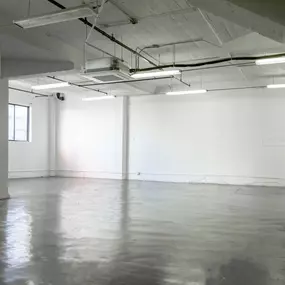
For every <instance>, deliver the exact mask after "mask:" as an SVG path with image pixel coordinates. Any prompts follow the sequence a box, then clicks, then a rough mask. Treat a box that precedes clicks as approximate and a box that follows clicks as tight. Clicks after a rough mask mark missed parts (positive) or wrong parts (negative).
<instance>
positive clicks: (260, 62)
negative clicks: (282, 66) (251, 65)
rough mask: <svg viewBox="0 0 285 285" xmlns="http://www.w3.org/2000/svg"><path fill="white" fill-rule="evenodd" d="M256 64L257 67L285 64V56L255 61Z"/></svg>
mask: <svg viewBox="0 0 285 285" xmlns="http://www.w3.org/2000/svg"><path fill="white" fill-rule="evenodd" d="M255 63H256V65H267V64H277V63H285V56H282V57H275V58H274V57H273V58H265V59H258V60H256V61H255Z"/></svg>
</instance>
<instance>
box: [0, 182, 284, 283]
mask: <svg viewBox="0 0 285 285" xmlns="http://www.w3.org/2000/svg"><path fill="white" fill-rule="evenodd" d="M10 194H11V196H12V199H11V200H9V201H3V202H1V203H0V279H1V280H0V281H1V282H0V284H13V285H14V284H21V285H22V284H27V285H40V284H45V285H49V284H52V285H67V284H68V285H75V284H76V285H85V284H98V285H101V284H106V285H109V284H116V285H117V284H126V285H148V284H150V285H156V284H157V285H160V284H187V285H200V284H201V285H202V284H203V285H204V284H206V285H221V284H222V285H268V284H269V285H271V284H274V285H275V284H284V282H285V278H284V276H285V262H284V260H285V189H283V188H267V187H266V188H265V187H264V188H262V187H240V186H218V185H188V184H172V183H154V182H137V181H133V182H129V183H127V182H122V181H114V180H94V179H93V180H92V179H62V178H52V179H26V180H13V181H10Z"/></svg>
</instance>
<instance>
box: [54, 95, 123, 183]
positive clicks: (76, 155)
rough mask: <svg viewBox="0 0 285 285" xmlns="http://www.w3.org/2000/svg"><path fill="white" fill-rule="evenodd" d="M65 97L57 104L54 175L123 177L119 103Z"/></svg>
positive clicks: (120, 109) (120, 101) (119, 100)
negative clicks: (85, 100) (55, 169)
mask: <svg viewBox="0 0 285 285" xmlns="http://www.w3.org/2000/svg"><path fill="white" fill-rule="evenodd" d="M81 98H82V96H80V95H79V94H77V95H72V94H67V96H66V101H64V102H62V103H60V104H59V106H58V108H59V113H58V116H59V117H58V118H59V119H58V122H59V124H58V126H59V128H58V141H57V145H58V154H57V175H59V176H67V177H91V178H92V177H93V178H114V179H120V178H121V177H122V156H121V153H122V99H121V98H117V99H115V100H102V101H93V102H83V101H82V100H81Z"/></svg>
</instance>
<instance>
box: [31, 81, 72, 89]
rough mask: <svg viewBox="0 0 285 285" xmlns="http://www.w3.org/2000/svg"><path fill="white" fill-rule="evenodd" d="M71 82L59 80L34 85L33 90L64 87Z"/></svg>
mask: <svg viewBox="0 0 285 285" xmlns="http://www.w3.org/2000/svg"><path fill="white" fill-rule="evenodd" d="M68 86H70V84H69V83H68V82H59V83H53V84H45V85H35V86H32V90H47V89H55V88H62V87H68Z"/></svg>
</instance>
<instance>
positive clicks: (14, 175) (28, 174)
mask: <svg viewBox="0 0 285 285" xmlns="http://www.w3.org/2000/svg"><path fill="white" fill-rule="evenodd" d="M49 176H50V175H49V171H48V170H18V171H9V174H8V177H9V179H19V178H38V177H49Z"/></svg>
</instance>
